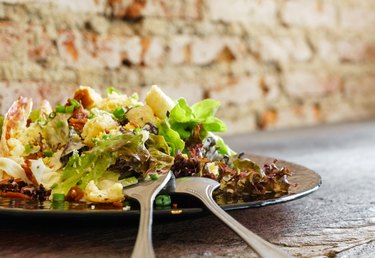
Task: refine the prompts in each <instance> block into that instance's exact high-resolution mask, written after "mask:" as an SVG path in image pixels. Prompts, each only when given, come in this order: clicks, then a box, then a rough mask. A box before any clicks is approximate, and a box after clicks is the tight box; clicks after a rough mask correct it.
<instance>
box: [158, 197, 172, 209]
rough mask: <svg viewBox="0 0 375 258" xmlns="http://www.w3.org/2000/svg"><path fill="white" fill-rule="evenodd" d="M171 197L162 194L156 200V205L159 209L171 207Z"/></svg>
mask: <svg viewBox="0 0 375 258" xmlns="http://www.w3.org/2000/svg"><path fill="white" fill-rule="evenodd" d="M171 203H172V201H171V197H170V196H169V195H164V194H160V195H158V196H157V197H156V199H155V204H156V206H158V207H167V206H171Z"/></svg>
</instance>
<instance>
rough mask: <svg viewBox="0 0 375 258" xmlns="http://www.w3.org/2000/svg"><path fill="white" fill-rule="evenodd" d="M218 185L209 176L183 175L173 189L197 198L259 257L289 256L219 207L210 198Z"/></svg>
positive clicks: (275, 257)
mask: <svg viewBox="0 0 375 258" xmlns="http://www.w3.org/2000/svg"><path fill="white" fill-rule="evenodd" d="M219 186H220V184H219V183H218V182H217V181H214V180H212V179H209V178H202V177H183V178H178V179H176V189H175V191H176V192H177V193H186V194H190V195H193V196H195V197H197V198H199V199H200V200H201V201H202V202H203V203H204V205H206V207H207V208H209V209H210V211H211V212H212V213H213V214H215V215H216V216H217V217H218V218H219V219H221V221H223V222H224V223H225V224H226V225H227V226H229V227H230V228H231V229H232V230H233V231H234V232H236V233H237V234H238V235H239V236H240V237H241V238H242V239H243V240H244V241H245V242H246V243H247V244H248V245H249V246H250V247H251V248H252V249H253V250H254V251H255V252H256V253H257V254H258V255H259V256H260V257H265V258H286V257H291V256H290V255H289V254H287V253H285V252H284V251H282V250H281V249H279V248H278V247H276V246H275V245H273V244H271V243H269V242H267V241H265V240H264V239H262V238H261V237H259V236H258V235H256V234H254V233H253V232H251V231H250V230H249V229H247V228H246V227H244V226H242V225H241V224H240V223H239V222H238V221H237V220H235V219H234V218H233V217H231V216H230V215H229V214H228V213H226V212H225V211H224V210H223V209H221V208H220V206H219V205H217V204H216V202H215V201H214V199H213V198H212V193H213V191H214V190H215V189H216V188H218V187H219Z"/></svg>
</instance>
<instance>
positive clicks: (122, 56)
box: [57, 31, 160, 69]
mask: <svg viewBox="0 0 375 258" xmlns="http://www.w3.org/2000/svg"><path fill="white" fill-rule="evenodd" d="M57 46H58V50H59V54H60V56H61V58H62V59H63V60H64V62H65V64H66V65H67V66H71V67H102V68H105V67H106V68H110V69H114V68H118V67H120V66H121V65H122V63H123V62H125V63H130V64H139V63H140V62H141V52H142V47H141V42H140V39H139V38H138V37H130V38H119V37H110V36H105V35H103V36H100V35H97V34H95V33H85V34H84V35H82V34H80V33H79V32H77V31H65V32H62V33H61V34H60V36H59V38H58V41H57ZM158 46H159V45H158V43H154V42H153V43H152V45H151V46H150V47H151V48H150V49H148V51H147V53H146V55H145V58H146V60H147V63H148V64H150V65H153V64H155V62H157V61H156V59H157V58H158V54H159V52H158V51H159V50H160V49H159V48H158Z"/></svg>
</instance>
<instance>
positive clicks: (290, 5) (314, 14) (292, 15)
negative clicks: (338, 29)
mask: <svg viewBox="0 0 375 258" xmlns="http://www.w3.org/2000/svg"><path fill="white" fill-rule="evenodd" d="M337 13H338V11H337V9H336V7H335V5H334V3H333V2H332V1H322V0H299V1H296V0H290V1H285V2H284V4H283V8H282V9H281V20H282V22H283V23H285V24H286V25H291V26H303V27H308V28H318V27H326V28H334V27H335V26H336V25H337V21H336V17H337Z"/></svg>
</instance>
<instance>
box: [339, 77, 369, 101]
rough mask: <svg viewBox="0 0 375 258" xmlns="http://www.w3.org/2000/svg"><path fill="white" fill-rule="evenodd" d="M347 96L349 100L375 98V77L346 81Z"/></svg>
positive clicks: (354, 78)
mask: <svg viewBox="0 0 375 258" xmlns="http://www.w3.org/2000/svg"><path fill="white" fill-rule="evenodd" d="M345 95H346V96H347V97H349V98H355V97H362V98H364V97H367V98H370V97H375V75H367V76H358V77H351V78H349V79H347V80H346V81H345Z"/></svg>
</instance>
